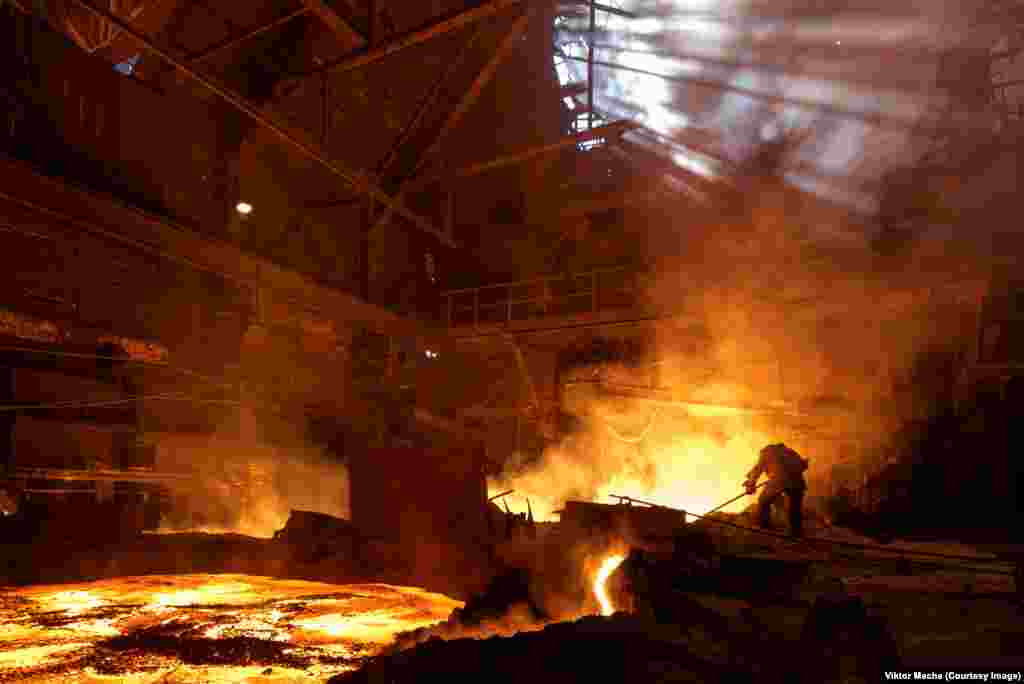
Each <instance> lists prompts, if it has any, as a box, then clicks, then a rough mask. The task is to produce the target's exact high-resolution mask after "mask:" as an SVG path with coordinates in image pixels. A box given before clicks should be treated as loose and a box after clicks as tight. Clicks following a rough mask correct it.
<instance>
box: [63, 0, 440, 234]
mask: <svg viewBox="0 0 1024 684" xmlns="http://www.w3.org/2000/svg"><path fill="white" fill-rule="evenodd" d="M75 2H76V3H77V4H79V5H81V7H82V8H83V9H86V10H88V11H89V12H91V13H92V14H94V15H96V16H97V17H99V18H101V19H104V20H106V21H108V22H110V23H111V24H113V25H114V26H116V27H117V28H119V29H121V31H123V32H124V33H126V34H127V35H129V36H131V37H132V38H134V39H135V40H137V41H138V42H139V43H140V44H142V45H143V46H144V47H145V48H146V49H148V50H150V51H151V52H153V53H155V54H156V55H157V56H158V57H160V58H161V59H163V60H165V61H167V62H169V63H170V64H172V65H174V66H175V67H176V68H177V69H179V70H180V71H181V72H182V73H183V74H185V75H186V76H189V77H190V78H192V79H193V80H195V81H198V82H199V83H200V84H202V85H203V86H205V87H206V88H207V89H208V90H210V91H212V92H213V93H214V94H216V95H217V96H219V97H220V98H221V99H223V100H224V101H225V102H227V103H228V104H230V105H231V106H233V107H235V108H236V109H238V110H239V111H241V112H242V113H244V114H246V115H247V116H249V118H251V119H252V120H253V121H255V122H256V123H258V124H260V125H261V126H263V127H264V128H266V129H267V130H269V131H271V132H272V133H274V134H275V135H277V136H278V137H279V138H281V140H283V141H285V142H286V143H288V144H289V145H291V146H292V147H294V148H295V149H297V150H299V151H300V152H302V153H303V154H304V155H306V156H307V157H309V158H310V159H312V160H313V161H316V162H317V163H319V164H320V165H321V166H323V167H324V168H325V169H327V170H328V171H330V172H331V173H333V174H334V175H336V176H338V177H339V178H341V179H342V180H344V181H345V182H346V183H348V184H349V185H351V186H352V188H353V189H355V190H356V191H358V192H361V193H364V194H366V195H369V196H371V197H373V198H374V199H376V200H378V201H380V202H382V203H383V204H385V205H386V206H388V207H389V208H391V209H392V210H393V211H396V212H398V213H399V214H400V215H402V216H403V217H405V218H407V219H409V220H410V221H412V223H413V224H414V225H415V226H416V227H418V228H419V229H420V230H422V231H424V232H426V233H429V234H431V235H433V236H434V237H436V238H437V239H438V240H440V241H441V242H442V243H444V244H446V245H448V246H449V247H458V244H457V243H456V242H455V241H454V240H452V239H451V238H450V237H448V236H447V235H445V234H444V233H443V232H442V231H441V230H439V229H438V228H435V227H434V226H433V225H432V224H431V223H430V222H429V221H427V220H426V219H424V218H423V217H421V216H419V215H418V214H415V213H413V212H412V211H410V210H409V209H407V208H406V207H405V206H403V205H402V204H401V202H400V201H396V200H395V199H393V198H392V197H391V196H390V195H388V194H387V193H386V192H384V191H383V190H381V189H380V188H378V187H377V186H375V185H374V184H373V183H372V182H371V181H369V180H368V179H366V178H365V177H363V176H362V174H360V173H358V172H355V171H351V170H349V169H346V168H344V167H343V166H342V165H341V164H339V163H337V162H334V161H332V160H330V159H328V158H327V156H325V155H324V154H323V153H321V152H320V151H318V150H317V149H316V148H315V147H314V146H312V145H309V144H307V143H304V142H302V141H301V140H299V139H298V138H297V137H295V136H294V135H293V134H292V133H289V132H288V131H287V130H285V129H284V128H283V127H282V126H281V125H280V124H278V123H276V122H275V121H273V120H272V119H271V118H270V117H269V116H267V115H265V114H263V113H262V112H260V111H259V110H258V109H257V108H256V106H255V105H252V104H250V103H249V102H248V101H246V100H245V98H243V97H242V96H241V95H238V94H237V93H234V92H232V91H231V90H230V89H228V88H227V87H225V86H221V85H218V84H217V83H215V82H214V81H213V80H212V79H211V78H210V77H208V76H205V75H203V74H201V73H199V72H198V71H196V70H194V69H192V68H191V67H189V66H188V65H187V64H185V63H184V62H183V61H182V60H180V59H178V58H176V57H174V56H173V55H171V54H170V53H169V52H167V50H165V49H163V48H161V47H158V46H157V45H156V44H155V43H153V41H152V40H150V39H149V38H148V37H147V36H145V35H143V34H142V33H140V32H139V31H137V30H135V28H133V27H132V26H131V25H130V24H128V23H127V22H125V21H124V20H122V19H121V18H120V17H118V16H117V15H115V14H113V13H111V12H109V11H107V10H105V9H101V8H99V7H95V6H94V5H93V4H92V3H91V2H90V1H89V0H75Z"/></svg>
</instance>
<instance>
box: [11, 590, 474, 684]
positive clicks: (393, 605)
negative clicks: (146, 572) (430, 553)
mask: <svg viewBox="0 0 1024 684" xmlns="http://www.w3.org/2000/svg"><path fill="white" fill-rule="evenodd" d="M460 606H462V603H461V602H459V601H455V600H453V599H450V598H448V597H446V596H442V595H440V594H433V593H430V592H427V591H425V590H422V589H417V588H414V587H395V586H390V585H386V584H358V585H333V584H323V583H319V582H305V581H300V580H276V579H271V578H266V577H254V576H247V575H178V576H159V575H154V576H147V577H123V578H118V579H116V580H104V581H99V582H89V583H85V584H76V585H65V586H60V587H54V586H48V587H47V586H43V587H28V588H23V589H17V590H12V591H6V592H0V680H6V679H8V678H11V677H13V678H31V679H32V680H33V681H38V682H51V681H52V682H57V681H60V682H66V681H83V682H84V681H90V682H93V681H107V675H110V676H111V678H110V679H109V681H136V680H138V681H140V682H142V681H145V682H147V683H148V682H157V681H166V680H164V679H162V677H164V676H166V675H168V674H169V673H171V672H173V673H174V681H182V682H184V681H189V682H193V681H195V682H242V681H258V680H259V678H260V677H261V673H264V674H265V671H266V670H273V681H274V682H279V683H284V682H293V681H303V682H308V681H310V679H309V677H310V676H314V677H318V678H322V679H326V678H328V677H330V676H333V675H334V674H338V673H340V672H345V671H348V670H352V669H355V668H356V667H358V665H359V664H360V663H361V662H362V661H363V660H364V659H365V658H367V657H369V656H372V655H375V654H376V653H378V652H380V650H381V649H382V648H383V647H384V646H385V645H386V644H388V643H389V642H390V641H391V640H392V639H393V638H394V635H395V634H396V633H398V632H404V631H408V630H412V629H415V628H418V627H422V626H426V625H430V624H433V623H436V622H440V621H442V620H444V619H445V618H447V617H448V615H449V614H450V613H451V611H452V610H453V609H454V608H457V607H460ZM92 663H97V664H102V669H103V672H102V673H98V672H95V671H93V665H92ZM140 677H141V679H139V678H140ZM254 677H256V679H253V678H254ZM268 681H269V680H268Z"/></svg>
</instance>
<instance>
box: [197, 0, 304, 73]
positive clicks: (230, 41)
mask: <svg viewBox="0 0 1024 684" xmlns="http://www.w3.org/2000/svg"><path fill="white" fill-rule="evenodd" d="M308 12H309V8H308V7H300V8H299V9H297V10H294V11H292V12H289V13H288V14H286V15H284V16H282V17H278V18H277V19H274V20H273V21H269V22H267V23H266V24H263V25H261V26H257V27H256V28H253V29H252V30H250V31H246V32H245V33H243V34H242V35H239V36H234V37H229V38H226V39H225V40H223V41H221V42H219V43H217V44H215V45H211V46H210V47H208V48H206V49H204V50H200V51H199V52H193V53H192V54H190V55H189V56H188V57H187V58H186V59H187V60H188V61H189V62H201V61H202V60H204V59H207V58H209V57H212V56H213V55H215V54H217V53H219V52H222V51H224V50H227V49H228V48H233V47H235V46H236V45H239V44H240V43H244V42H245V41H247V40H249V39H251V38H255V37H256V36H259V35H261V34H264V33H266V32H267V31H270V30H272V29H275V28H277V27H278V26H280V25H282V24H285V23H287V22H289V21H291V20H292V19H295V18H297V17H301V16H302V15H304V14H307V13H308Z"/></svg>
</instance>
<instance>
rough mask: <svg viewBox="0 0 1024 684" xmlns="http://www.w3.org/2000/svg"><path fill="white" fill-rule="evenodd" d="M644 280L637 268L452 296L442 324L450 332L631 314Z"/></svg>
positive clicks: (445, 296) (446, 299) (445, 302)
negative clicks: (618, 312)
mask: <svg viewBox="0 0 1024 684" xmlns="http://www.w3.org/2000/svg"><path fill="white" fill-rule="evenodd" d="M641 277H642V276H641V273H640V272H639V271H638V270H637V269H636V268H635V267H620V268H606V269H596V270H593V271H587V272H585V273H576V274H569V275H563V276H546V277H541V278H531V279H529V280H518V281H515V282H509V283H496V284H493V285H484V286H482V287H473V288H465V289H461V290H448V291H446V292H443V293H442V294H441V302H442V306H443V307H444V309H443V311H442V318H443V320H444V321H445V322H446V324H447V326H448V327H449V328H451V327H457V326H463V325H472V326H478V325H501V324H509V323H513V322H517V321H526V320H530V319H537V318H545V317H549V316H572V315H580V314H588V313H597V312H598V311H605V310H609V309H631V308H635V307H636V306H637V305H638V304H639V303H640V301H641V297H640V291H641V282H640V281H641Z"/></svg>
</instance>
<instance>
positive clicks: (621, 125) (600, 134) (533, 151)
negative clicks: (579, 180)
mask: <svg viewBox="0 0 1024 684" xmlns="http://www.w3.org/2000/svg"><path fill="white" fill-rule="evenodd" d="M639 126H640V124H638V123H636V122H633V121H615V122H613V123H610V124H607V125H604V126H598V127H597V128H592V129H590V130H589V131H580V132H579V133H574V134H573V135H567V136H565V137H564V138H561V139H559V140H558V141H557V142H553V143H550V144H548V145H538V146H537V147H529V148H527V149H525V150H520V151H519V152H513V153H511V154H506V155H502V156H500V157H497V158H495V159H491V160H490V161H486V162H481V163H479V164H472V165H470V166H463V167H462V168H460V169H456V170H455V171H451V172H450V173H446V174H443V175H433V176H429V177H424V178H419V179H417V180H416V181H415V182H413V183H412V185H411V189H418V188H422V187H425V186H427V185H430V184H431V183H436V182H439V181H444V180H450V179H456V178H468V177H470V176H478V175H480V174H482V173H487V172H488V171H493V170H494V169H500V168H503V167H506V166H513V165H515V164H521V163H523V162H525V161H529V160H530V159H533V158H534V157H539V156H541V155H544V154H548V153H549V152H555V151H557V150H560V149H563V148H565V147H572V146H574V145H578V144H579V143H581V142H586V141H588V140H594V139H596V138H613V137H617V136H620V135H622V134H623V133H625V132H627V131H630V130H633V129H634V128H639Z"/></svg>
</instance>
